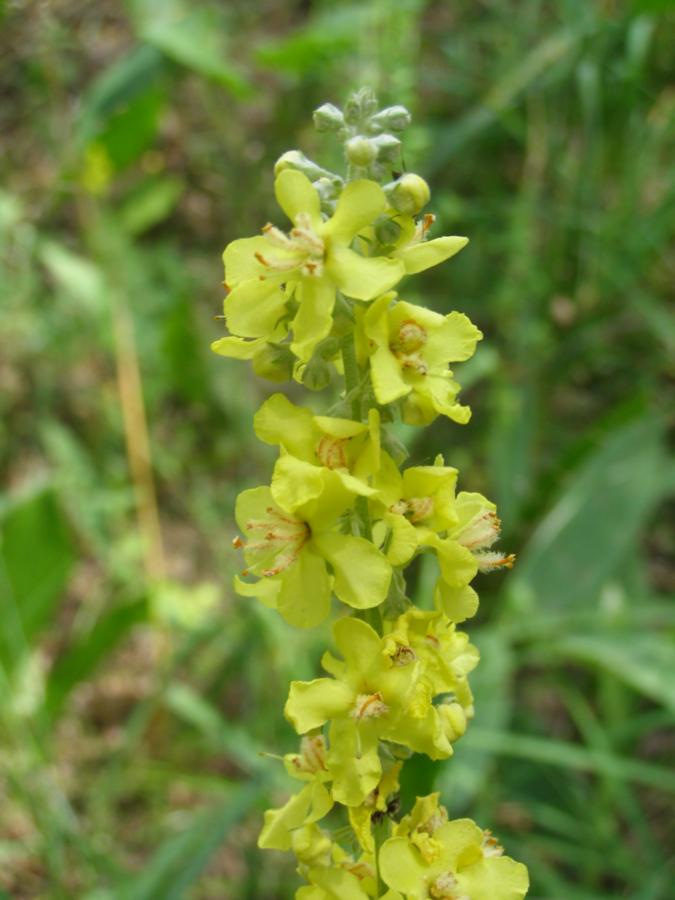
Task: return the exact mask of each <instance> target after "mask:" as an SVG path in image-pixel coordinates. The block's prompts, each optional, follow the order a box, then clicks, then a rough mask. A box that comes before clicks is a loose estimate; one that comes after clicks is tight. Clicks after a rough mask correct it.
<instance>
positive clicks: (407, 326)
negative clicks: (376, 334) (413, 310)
mask: <svg viewBox="0 0 675 900" xmlns="http://www.w3.org/2000/svg"><path fill="white" fill-rule="evenodd" d="M426 342H427V332H426V329H424V328H422V326H421V325H420V324H419V323H418V322H415V320H414V319H406V320H405V321H404V322H401V325H400V327H399V329H398V347H399V349H400V350H401V351H402V352H403V353H416V352H417V351H418V350H421V349H422V347H423V346H424V345H425V344H426Z"/></svg>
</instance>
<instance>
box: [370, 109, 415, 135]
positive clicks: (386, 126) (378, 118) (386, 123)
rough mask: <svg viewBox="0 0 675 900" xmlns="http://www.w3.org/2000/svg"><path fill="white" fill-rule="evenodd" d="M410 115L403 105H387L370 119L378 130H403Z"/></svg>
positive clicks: (408, 122) (407, 123) (408, 121)
mask: <svg viewBox="0 0 675 900" xmlns="http://www.w3.org/2000/svg"><path fill="white" fill-rule="evenodd" d="M410 122H411V116H410V113H409V112H408V110H407V109H406V108H405V106H388V107H387V108H386V109H383V110H380V112H379V113H376V114H375V115H374V116H373V117H372V119H371V120H370V124H371V126H373V127H374V128H376V129H377V130H378V131H404V130H405V129H406V128H407V127H408V125H410Z"/></svg>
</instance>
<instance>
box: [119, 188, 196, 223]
mask: <svg viewBox="0 0 675 900" xmlns="http://www.w3.org/2000/svg"><path fill="white" fill-rule="evenodd" d="M184 188H185V185H184V183H183V181H182V180H181V179H180V178H177V177H175V176H173V175H161V176H158V177H156V178H148V179H146V180H145V181H144V182H143V183H142V184H141V185H139V186H138V187H137V188H136V189H135V190H134V192H133V193H132V194H131V195H130V196H128V197H127V199H126V200H125V202H124V205H123V207H122V209H121V210H120V222H121V223H122V226H123V228H124V230H125V231H126V232H127V233H128V234H130V235H133V236H134V237H136V236H137V235H139V234H142V233H143V232H144V231H147V230H148V229H149V228H153V227H154V226H155V225H159V223H160V222H163V221H164V219H166V218H167V216H169V214H170V213H171V210H172V209H173V208H174V206H175V205H176V203H177V202H178V200H179V199H180V196H181V194H182V193H183V190H184Z"/></svg>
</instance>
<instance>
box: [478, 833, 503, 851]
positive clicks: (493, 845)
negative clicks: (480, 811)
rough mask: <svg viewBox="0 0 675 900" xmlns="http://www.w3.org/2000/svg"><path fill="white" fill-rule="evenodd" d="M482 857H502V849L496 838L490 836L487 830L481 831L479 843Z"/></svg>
mask: <svg viewBox="0 0 675 900" xmlns="http://www.w3.org/2000/svg"><path fill="white" fill-rule="evenodd" d="M481 849H482V851H483V856H485V857H488V856H503V855H504V848H503V847H502V845H501V844H500V843H499V841H498V840H497V838H496V837H495V836H494V835H493V834H492V832H491V831H490V829H489V828H485V829H483V840H482V843H481Z"/></svg>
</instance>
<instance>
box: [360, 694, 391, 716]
mask: <svg viewBox="0 0 675 900" xmlns="http://www.w3.org/2000/svg"><path fill="white" fill-rule="evenodd" d="M388 712H389V707H388V706H387V704H386V703H384V701H383V700H382V694H381V693H380V692H379V691H377V692H376V693H374V694H359V695H358V697H357V698H356V703H355V704H354V709H353V710H352V716H353V717H354V718H355V719H379V718H380V716H386V715H387V713H388Z"/></svg>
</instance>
